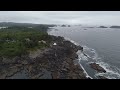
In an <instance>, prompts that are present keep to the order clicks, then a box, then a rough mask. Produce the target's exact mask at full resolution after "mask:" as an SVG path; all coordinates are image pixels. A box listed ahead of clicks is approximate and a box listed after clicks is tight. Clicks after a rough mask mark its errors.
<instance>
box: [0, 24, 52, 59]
mask: <svg viewBox="0 0 120 90" xmlns="http://www.w3.org/2000/svg"><path fill="white" fill-rule="evenodd" d="M47 29H48V26H44V25H39V26H36V27H33V28H32V27H23V26H22V27H21V26H11V27H7V28H1V29H0V56H3V57H14V56H21V55H23V54H27V53H28V51H29V50H35V49H38V48H39V49H40V48H44V47H48V46H49V42H50V36H49V35H48V34H47Z"/></svg>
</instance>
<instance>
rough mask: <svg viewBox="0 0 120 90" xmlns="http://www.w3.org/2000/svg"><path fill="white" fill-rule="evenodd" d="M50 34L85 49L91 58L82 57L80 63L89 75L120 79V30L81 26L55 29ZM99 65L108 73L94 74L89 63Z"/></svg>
mask: <svg viewBox="0 0 120 90" xmlns="http://www.w3.org/2000/svg"><path fill="white" fill-rule="evenodd" d="M49 34H52V35H56V36H63V37H66V38H69V39H71V40H73V41H75V42H76V43H79V44H80V45H81V46H83V47H84V52H85V53H86V54H87V55H88V56H89V57H90V58H87V59H86V58H85V57H82V56H81V57H82V58H81V61H80V63H81V64H82V66H83V67H84V69H85V70H86V71H87V73H88V74H89V75H90V76H91V77H93V78H96V76H97V75H102V76H106V77H108V78H113V79H114V78H119V79H120V39H119V38H120V29H113V28H86V27H81V26H71V27H54V28H53V29H52V30H51V31H49ZM91 62H96V63H99V64H100V65H101V66H102V67H103V68H104V69H105V70H106V71H107V73H96V72H94V71H93V70H92V69H91V68H90V66H89V63H91Z"/></svg>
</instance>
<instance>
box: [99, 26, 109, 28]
mask: <svg viewBox="0 0 120 90" xmlns="http://www.w3.org/2000/svg"><path fill="white" fill-rule="evenodd" d="M98 28H108V27H105V26H100V27H98Z"/></svg>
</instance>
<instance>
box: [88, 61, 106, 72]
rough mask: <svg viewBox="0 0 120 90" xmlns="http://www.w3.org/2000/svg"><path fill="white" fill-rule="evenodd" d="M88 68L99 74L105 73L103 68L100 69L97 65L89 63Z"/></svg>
mask: <svg viewBox="0 0 120 90" xmlns="http://www.w3.org/2000/svg"><path fill="white" fill-rule="evenodd" d="M90 66H91V67H92V68H93V69H95V70H96V71H97V72H101V73H102V72H103V73H105V72H106V71H105V69H104V68H102V67H101V66H99V64H96V63H91V64H90Z"/></svg>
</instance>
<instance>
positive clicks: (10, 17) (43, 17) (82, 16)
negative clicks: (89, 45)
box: [0, 11, 120, 25]
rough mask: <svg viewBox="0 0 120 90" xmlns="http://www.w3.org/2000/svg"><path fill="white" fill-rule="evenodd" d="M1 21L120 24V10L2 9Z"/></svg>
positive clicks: (0, 12)
mask: <svg viewBox="0 0 120 90" xmlns="http://www.w3.org/2000/svg"><path fill="white" fill-rule="evenodd" d="M0 22H21V23H22V22H23V23H40V24H90V25H91V24H92V25H120V11H0Z"/></svg>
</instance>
